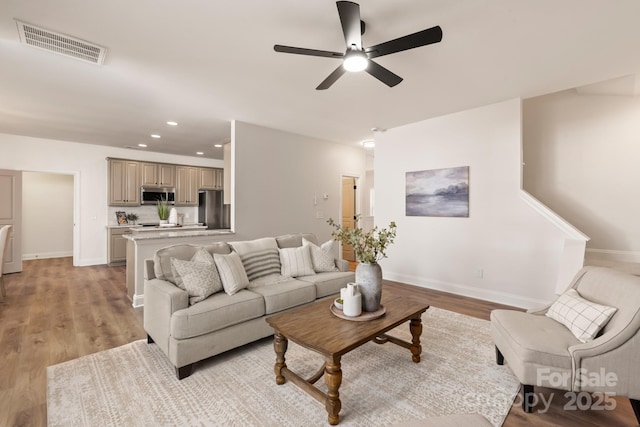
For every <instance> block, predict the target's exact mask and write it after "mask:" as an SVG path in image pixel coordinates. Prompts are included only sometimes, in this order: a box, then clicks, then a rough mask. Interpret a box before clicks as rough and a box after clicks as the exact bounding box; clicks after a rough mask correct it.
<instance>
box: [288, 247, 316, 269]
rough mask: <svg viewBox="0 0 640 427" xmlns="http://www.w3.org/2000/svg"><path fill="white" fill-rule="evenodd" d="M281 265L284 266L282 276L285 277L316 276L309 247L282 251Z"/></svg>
mask: <svg viewBox="0 0 640 427" xmlns="http://www.w3.org/2000/svg"><path fill="white" fill-rule="evenodd" d="M280 264H282V273H281V274H282V275H283V276H284V277H298V276H308V275H310V274H316V272H315V271H314V270H313V264H312V262H311V252H309V245H304V246H300V247H297V248H285V249H280Z"/></svg>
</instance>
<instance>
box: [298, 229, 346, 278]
mask: <svg viewBox="0 0 640 427" xmlns="http://www.w3.org/2000/svg"><path fill="white" fill-rule="evenodd" d="M336 243H338V242H336V241H335V240H333V239H332V240H327V241H326V242H324V243H323V244H322V245H320V246H318V245H316V244H315V243H313V242H310V241H309V240H307V239H305V238H304V237H303V238H302V244H303V245H308V246H309V251H310V252H311V263H312V264H313V269H314V271H315V272H316V273H323V272H327V271H338V269H337V268H336V262H335V260H334V259H333V253H334V249H333V248H334V246H335V244H336Z"/></svg>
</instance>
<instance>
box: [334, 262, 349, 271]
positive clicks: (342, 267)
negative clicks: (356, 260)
mask: <svg viewBox="0 0 640 427" xmlns="http://www.w3.org/2000/svg"><path fill="white" fill-rule="evenodd" d="M336 267H338V270H340V271H349V261H347V260H346V259H336Z"/></svg>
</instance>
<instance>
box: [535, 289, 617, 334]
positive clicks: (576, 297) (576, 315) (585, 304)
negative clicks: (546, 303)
mask: <svg viewBox="0 0 640 427" xmlns="http://www.w3.org/2000/svg"><path fill="white" fill-rule="evenodd" d="M617 310H618V309H617V308H615V307H607V306H606V305H600V304H596V303H594V302H591V301H589V300H586V299H584V298H582V297H581V296H580V294H579V293H578V291H576V290H575V289H569V290H568V291H566V292H565V293H564V294H562V295H561V296H560V298H558V299H557V300H556V302H554V303H553V304H552V305H551V307H550V308H549V310H548V311H547V313H546V315H547V316H548V317H550V318H552V319H554V320H556V321H558V322H560V323H562V324H563V325H565V326H566V327H567V328H569V330H570V331H571V333H573V335H575V337H576V338H578V339H579V340H580V341H581V342H589V341H592V340H593V339H594V338H595V336H596V335H597V334H598V332H600V329H602V328H603V327H604V325H606V324H607V322H608V321H609V320H610V319H611V317H613V315H614V314H615V312H616V311H617Z"/></svg>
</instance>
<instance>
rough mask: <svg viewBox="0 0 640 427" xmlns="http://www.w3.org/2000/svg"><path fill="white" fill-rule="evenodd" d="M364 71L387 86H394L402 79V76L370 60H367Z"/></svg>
mask: <svg viewBox="0 0 640 427" xmlns="http://www.w3.org/2000/svg"><path fill="white" fill-rule="evenodd" d="M365 71H366V72H367V73H369V74H371V75H372V76H373V77H375V78H376V79H378V80H380V81H381V82H382V83H384V84H386V85H387V86H389V87H394V86H395V85H397V84H398V83H400V82H401V81H402V77H400V76H398V75H397V74H394V73H392V72H391V71H389V70H387V69H386V68H384V67H383V66H382V65H380V64H377V63H375V62H373V61H371V60H369V65H368V66H367V68H366V70H365Z"/></svg>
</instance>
